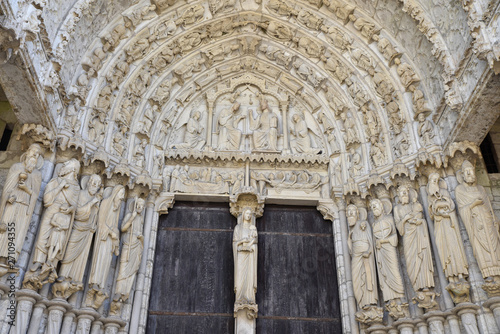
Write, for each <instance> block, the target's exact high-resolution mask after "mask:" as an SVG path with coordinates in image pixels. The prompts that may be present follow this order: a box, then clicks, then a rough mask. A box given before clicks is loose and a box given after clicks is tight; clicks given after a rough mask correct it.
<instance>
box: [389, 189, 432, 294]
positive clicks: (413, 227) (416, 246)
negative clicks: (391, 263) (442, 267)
mask: <svg viewBox="0 0 500 334" xmlns="http://www.w3.org/2000/svg"><path fill="white" fill-rule="evenodd" d="M410 191H412V192H413V196H411V195H410ZM416 195H417V194H416V192H415V190H413V189H410V188H409V187H408V186H406V185H401V186H399V188H398V196H399V204H398V205H396V206H395V207H394V219H395V220H396V224H397V229H398V231H399V234H401V236H402V237H403V249H404V253H405V259H406V269H407V271H408V276H409V278H410V281H411V284H412V286H413V289H414V290H415V291H421V290H425V289H429V288H432V287H434V276H433V275H434V267H433V262H432V253H431V245H430V240H429V232H428V231H427V222H426V221H425V218H424V212H423V208H422V205H421V204H420V203H419V202H418V201H417V198H416V197H417V196H416ZM410 197H412V198H411V200H410Z"/></svg>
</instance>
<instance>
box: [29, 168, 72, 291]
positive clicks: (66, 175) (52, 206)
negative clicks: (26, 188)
mask: <svg viewBox="0 0 500 334" xmlns="http://www.w3.org/2000/svg"><path fill="white" fill-rule="evenodd" d="M79 171H80V162H79V161H78V160H76V159H71V160H69V161H67V162H65V163H64V164H62V166H61V168H60V170H59V172H58V174H57V177H55V178H53V179H52V180H51V181H50V182H49V183H48V184H47V187H46V188H45V193H44V195H43V205H44V207H45V212H44V214H43V217H42V220H41V222H40V231H39V233H38V239H37V241H36V248H35V253H34V256H33V262H34V263H33V265H32V266H31V268H30V272H29V273H28V274H27V275H26V277H25V283H27V284H28V286H29V285H31V283H34V284H36V285H38V287H41V286H40V285H39V284H43V283H44V282H42V281H44V280H45V278H46V277H47V276H48V275H50V276H49V282H53V281H54V280H55V279H56V278H57V274H56V272H55V268H56V266H57V264H58V262H59V261H60V260H61V259H62V257H63V256H64V253H65V249H66V243H67V240H68V235H69V231H71V225H72V223H73V217H74V214H75V210H76V208H77V204H78V195H79V194H80V185H79V184H78V180H77V177H78V172H79Z"/></svg>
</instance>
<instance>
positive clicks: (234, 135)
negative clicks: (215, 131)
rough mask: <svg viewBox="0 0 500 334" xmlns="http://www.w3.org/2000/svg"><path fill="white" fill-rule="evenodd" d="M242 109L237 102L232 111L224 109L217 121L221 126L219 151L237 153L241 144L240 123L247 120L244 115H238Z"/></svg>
mask: <svg viewBox="0 0 500 334" xmlns="http://www.w3.org/2000/svg"><path fill="white" fill-rule="evenodd" d="M239 109H240V103H239V102H235V103H234V104H233V106H232V107H231V108H230V109H223V110H222V111H221V113H220V115H219V119H218V121H217V123H218V125H219V141H218V149H219V150H223V151H236V150H238V149H239V147H240V143H241V130H239V129H238V123H239V122H240V120H241V119H243V118H245V116H244V115H240V116H238V115H236V113H237V112H238V111H239Z"/></svg>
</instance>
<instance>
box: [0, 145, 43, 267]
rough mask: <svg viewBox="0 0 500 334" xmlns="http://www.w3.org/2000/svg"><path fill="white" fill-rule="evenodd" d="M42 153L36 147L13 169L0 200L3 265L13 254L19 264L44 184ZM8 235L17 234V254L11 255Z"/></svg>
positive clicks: (38, 146) (15, 238) (0, 259)
mask: <svg viewBox="0 0 500 334" xmlns="http://www.w3.org/2000/svg"><path fill="white" fill-rule="evenodd" d="M42 154H43V149H42V147H41V146H40V145H38V144H32V145H31V146H30V147H29V148H28V150H27V151H26V153H24V154H23V155H22V156H21V162H18V163H15V164H14V165H12V167H10V169H9V174H8V175H7V179H6V180H5V184H4V187H3V193H2V198H1V200H0V215H1V216H0V217H1V218H0V264H4V265H7V262H8V259H9V255H10V256H11V257H13V258H14V262H15V261H17V258H18V257H19V254H20V253H21V249H22V247H23V244H24V238H25V237H26V233H27V232H28V227H29V224H30V221H31V216H32V215H33V211H34V209H35V204H36V200H37V198H38V194H39V192H40V186H41V184H42V174H41V172H40V169H41V167H42V165H43V156H42ZM8 232H13V233H14V235H15V236H14V243H15V252H13V254H12V253H10V252H9V233H8ZM9 253H10V254H9ZM0 275H1V273H0Z"/></svg>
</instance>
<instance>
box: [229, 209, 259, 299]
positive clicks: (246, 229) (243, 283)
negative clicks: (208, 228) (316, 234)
mask: <svg viewBox="0 0 500 334" xmlns="http://www.w3.org/2000/svg"><path fill="white" fill-rule="evenodd" d="M233 256H234V292H235V293H236V298H235V302H234V303H235V306H236V305H253V304H255V293H256V292H257V228H256V227H255V217H254V216H253V212H252V210H251V209H250V208H247V209H245V210H243V213H242V214H241V216H240V217H239V218H238V225H236V227H235V228H234V234H233Z"/></svg>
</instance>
